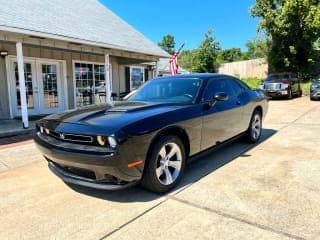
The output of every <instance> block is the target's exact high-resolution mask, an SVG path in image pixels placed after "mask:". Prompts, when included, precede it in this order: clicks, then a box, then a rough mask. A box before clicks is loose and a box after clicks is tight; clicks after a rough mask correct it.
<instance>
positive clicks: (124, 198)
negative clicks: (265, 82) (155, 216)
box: [68, 129, 277, 202]
mask: <svg viewBox="0 0 320 240" xmlns="http://www.w3.org/2000/svg"><path fill="white" fill-rule="evenodd" d="M276 132H277V131H276V130H273V129H263V131H262V136H261V138H260V141H259V142H258V143H256V144H248V143H246V142H245V141H243V139H242V138H238V139H236V140H234V141H232V142H229V143H227V144H223V145H222V146H221V147H216V148H212V149H209V150H206V151H204V152H201V153H200V154H197V155H196V156H194V157H192V158H191V159H189V162H188V164H187V166H186V169H185V174H184V176H183V178H182V180H181V182H180V183H179V184H178V185H177V186H176V187H175V189H173V191H171V192H170V193H166V194H177V193H179V192H181V191H183V190H184V189H186V188H187V187H188V186H190V185H192V184H193V183H195V182H197V181H199V180H200V179H202V178H203V177H205V176H206V175H208V174H210V173H212V172H214V171H216V170H217V169H219V168H221V167H223V166H224V165H226V164H228V163H230V162H232V161H233V160H235V159H236V158H237V157H239V156H242V157H249V156H250V155H248V154H247V152H248V151H250V150H251V149H253V148H255V147H256V146H258V145H259V144H261V143H262V142H264V141H266V140H267V139H268V138H270V137H271V136H272V135H274V134H275V133H276ZM68 185H69V187H70V188H72V189H73V190H74V191H76V192H79V193H82V194H85V195H88V196H91V197H95V198H100V199H103V200H107V201H113V202H148V201H152V200H155V199H157V198H160V197H162V196H165V195H166V194H155V193H152V192H149V191H146V190H144V189H142V188H140V187H139V186H134V187H131V188H127V189H122V190H118V191H103V190H96V189H91V188H86V187H81V186H77V185H71V184H68Z"/></svg>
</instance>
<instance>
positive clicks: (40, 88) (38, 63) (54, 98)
mask: <svg viewBox="0 0 320 240" xmlns="http://www.w3.org/2000/svg"><path fill="white" fill-rule="evenodd" d="M10 66H11V67H10V68H11V73H10V75H11V77H10V79H11V84H10V85H11V99H12V100H11V105H12V110H13V115H14V116H21V100H20V84H19V74H18V64H17V60H16V59H15V58H13V57H11V60H10ZM61 69H62V66H61V63H60V62H59V61H54V60H52V61H51V60H42V59H35V58H25V59H24V76H25V85H26V95H27V106H28V114H29V115H42V114H51V113H56V112H59V111H61V110H63V109H64V106H63V103H64V101H63V89H62V79H61V76H62V73H61Z"/></svg>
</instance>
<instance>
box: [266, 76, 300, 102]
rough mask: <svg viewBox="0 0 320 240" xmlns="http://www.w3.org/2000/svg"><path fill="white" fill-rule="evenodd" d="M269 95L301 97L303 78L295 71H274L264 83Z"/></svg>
mask: <svg viewBox="0 0 320 240" xmlns="http://www.w3.org/2000/svg"><path fill="white" fill-rule="evenodd" d="M262 89H263V90H264V92H265V94H266V96H268V97H271V98H273V97H287V98H288V99H291V98H292V97H293V96H297V97H301V95H302V90H301V80H300V79H299V78H298V77H297V76H296V74H294V73H273V74H269V75H268V77H267V78H266V80H265V81H264V82H263V84H262Z"/></svg>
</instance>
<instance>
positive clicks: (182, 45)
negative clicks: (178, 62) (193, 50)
mask: <svg viewBox="0 0 320 240" xmlns="http://www.w3.org/2000/svg"><path fill="white" fill-rule="evenodd" d="M186 43H187V41H184V43H182V44H181V46H180V48H179V50H178V51H177V53H180V51H181V50H182V48H183V47H184V45H186Z"/></svg>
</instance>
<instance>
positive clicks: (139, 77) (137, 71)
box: [130, 67, 144, 91]
mask: <svg viewBox="0 0 320 240" xmlns="http://www.w3.org/2000/svg"><path fill="white" fill-rule="evenodd" d="M143 83H144V68H142V67H131V71H130V85H131V87H130V88H131V91H132V90H134V89H137V88H139V87H140V86H141V85H142V84H143Z"/></svg>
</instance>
